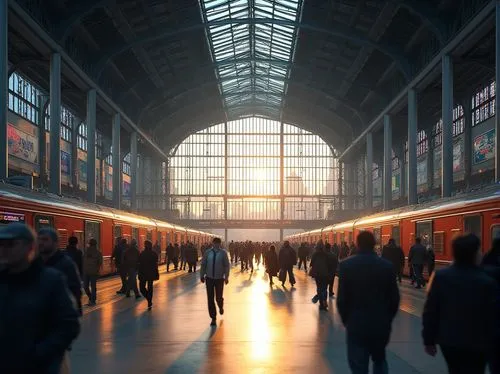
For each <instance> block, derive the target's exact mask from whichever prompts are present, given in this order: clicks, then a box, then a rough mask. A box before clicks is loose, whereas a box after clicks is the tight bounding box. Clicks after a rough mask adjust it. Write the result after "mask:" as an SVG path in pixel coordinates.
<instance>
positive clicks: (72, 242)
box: [65, 236, 83, 277]
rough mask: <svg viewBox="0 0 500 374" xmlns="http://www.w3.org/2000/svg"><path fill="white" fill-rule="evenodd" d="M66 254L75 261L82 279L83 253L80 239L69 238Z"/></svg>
mask: <svg viewBox="0 0 500 374" xmlns="http://www.w3.org/2000/svg"><path fill="white" fill-rule="evenodd" d="M65 254H66V255H68V256H69V258H71V259H72V260H73V262H74V263H75V265H76V268H77V269H78V274H79V275H80V277H81V276H82V275H83V253H82V251H81V250H80V249H79V248H78V238H77V237H76V236H70V237H69V239H68V245H67V246H66V251H65Z"/></svg>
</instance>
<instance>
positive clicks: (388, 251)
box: [382, 238, 405, 283]
mask: <svg viewBox="0 0 500 374" xmlns="http://www.w3.org/2000/svg"><path fill="white" fill-rule="evenodd" d="M382 258H385V259H386V260H387V261H390V262H391V263H392V267H393V269H394V274H396V277H397V278H398V281H399V283H401V276H402V274H403V268H404V265H405V254H404V252H403V250H402V249H401V247H400V246H397V245H396V241H395V240H394V239H392V238H391V239H389V242H388V243H387V245H385V246H384V248H382Z"/></svg>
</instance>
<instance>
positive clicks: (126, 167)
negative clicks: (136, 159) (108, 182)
mask: <svg viewBox="0 0 500 374" xmlns="http://www.w3.org/2000/svg"><path fill="white" fill-rule="evenodd" d="M130 157H131V156H130V152H129V153H127V154H126V155H125V157H124V158H123V162H122V171H123V173H125V174H127V175H130Z"/></svg>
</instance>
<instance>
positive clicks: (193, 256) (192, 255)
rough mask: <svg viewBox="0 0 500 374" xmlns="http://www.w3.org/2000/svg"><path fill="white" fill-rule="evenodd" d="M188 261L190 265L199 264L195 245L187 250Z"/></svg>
mask: <svg viewBox="0 0 500 374" xmlns="http://www.w3.org/2000/svg"><path fill="white" fill-rule="evenodd" d="M186 261H187V262H188V264H191V265H193V264H196V263H197V262H198V250H197V249H196V247H195V246H194V245H190V246H188V247H187V249H186Z"/></svg>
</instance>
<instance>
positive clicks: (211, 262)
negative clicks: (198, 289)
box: [200, 248, 230, 279]
mask: <svg viewBox="0 0 500 374" xmlns="http://www.w3.org/2000/svg"><path fill="white" fill-rule="evenodd" d="M229 269H230V264H229V257H228V255H227V252H226V251H225V250H224V249H222V248H221V249H219V250H216V249H214V248H210V249H208V250H206V251H205V254H204V255H203V258H202V260H201V269H200V278H201V279H204V278H205V276H206V277H207V278H211V279H229Z"/></svg>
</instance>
